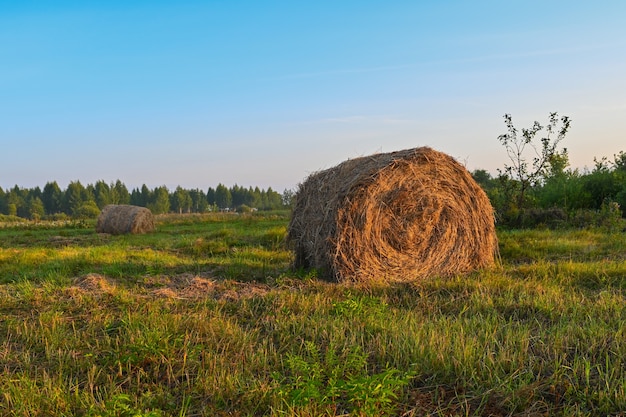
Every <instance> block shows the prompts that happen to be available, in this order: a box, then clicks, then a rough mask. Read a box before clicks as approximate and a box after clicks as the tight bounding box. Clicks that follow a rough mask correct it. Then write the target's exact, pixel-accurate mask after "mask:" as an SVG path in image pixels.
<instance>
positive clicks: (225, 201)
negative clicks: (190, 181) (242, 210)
mask: <svg viewBox="0 0 626 417" xmlns="http://www.w3.org/2000/svg"><path fill="white" fill-rule="evenodd" d="M215 204H217V206H218V207H219V208H220V209H226V208H229V207H231V205H232V196H231V194H230V190H229V189H228V188H226V186H225V185H223V184H222V183H220V184H218V185H217V187H216V188H215Z"/></svg>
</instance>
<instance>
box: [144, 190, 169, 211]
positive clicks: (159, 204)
mask: <svg viewBox="0 0 626 417" xmlns="http://www.w3.org/2000/svg"><path fill="white" fill-rule="evenodd" d="M148 208H149V209H150V211H152V213H154V214H165V213H169V211H170V194H169V192H168V190H167V187H166V186H161V187H157V188H155V189H154V194H153V201H152V202H150V203H149V204H148Z"/></svg>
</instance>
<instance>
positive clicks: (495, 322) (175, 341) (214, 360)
mask: <svg viewBox="0 0 626 417" xmlns="http://www.w3.org/2000/svg"><path fill="white" fill-rule="evenodd" d="M287 222H288V217H287V214H284V213H283V214H281V213H274V214H265V215H260V214H259V215H256V214H255V215H249V216H236V215H202V216H200V215H198V216H193V215H188V216H171V217H162V218H159V219H158V224H157V232H156V233H153V234H149V235H143V236H108V235H98V234H96V233H95V232H94V227H93V226H94V225H93V223H89V222H73V223H72V222H70V223H59V224H53V223H39V224H34V223H23V224H16V225H5V226H1V224H0V372H1V374H0V415H3V416H4V415H6V416H13V415H14V416H91V417H95V416H128V417H130V416H227V415H232V416H257V415H259V416H260V415H271V416H291V415H299V416H334V415H365V416H369V415H371V416H380V415H390V416H456V415H460V416H464V415H492V416H508V415H520V416H529V415H562V416H583V415H589V416H604V415H625V414H624V413H625V410H626V233H605V232H602V231H600V230H597V231H594V230H584V231H504V232H500V233H499V237H500V245H501V256H502V262H501V265H500V266H499V267H497V268H496V269H493V270H489V271H482V272H480V273H475V274H472V275H469V276H465V277H454V278H446V279H444V278H441V279H432V280H428V281H425V282H421V283H417V284H413V285H383V284H378V285H376V286H369V287H367V286H359V285H354V284H332V283H327V282H324V281H321V280H319V279H317V278H316V277H315V273H314V272H306V271H297V272H294V271H290V269H289V263H290V260H291V255H290V253H289V252H288V251H287V250H286V249H285V247H284V243H283V237H284V234H285V231H286V225H287Z"/></svg>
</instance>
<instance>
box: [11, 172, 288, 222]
mask: <svg viewBox="0 0 626 417" xmlns="http://www.w3.org/2000/svg"><path fill="white" fill-rule="evenodd" d="M292 197H293V193H292V192H291V191H290V190H285V191H284V192H283V193H282V194H281V193H278V192H276V191H274V190H273V189H272V188H271V187H269V188H267V189H260V188H259V187H255V188H252V187H248V188H245V187H241V186H239V185H234V186H232V187H226V186H225V185H223V184H221V183H220V184H218V185H217V187H215V188H213V187H209V188H208V189H207V191H206V192H205V191H203V190H200V189H198V188H196V189H184V188H182V187H180V186H178V187H176V189H175V190H168V188H167V187H165V186H160V187H155V188H153V189H150V188H148V187H147V186H146V185H145V184H144V185H142V186H141V187H140V188H134V189H132V190H131V191H128V188H127V187H126V186H125V185H124V183H122V182H121V181H120V180H117V181H115V182H112V183H107V182H105V181H97V182H96V183H95V184H88V185H86V186H83V184H81V182H80V181H72V182H70V183H69V184H68V186H67V188H66V189H64V190H63V189H61V187H59V185H58V183H57V182H56V181H52V182H48V183H46V185H45V186H44V187H43V189H41V188H40V187H35V188H30V189H28V188H22V187H19V186H17V185H16V186H14V187H13V188H10V189H7V190H3V189H2V187H0V214H4V215H8V216H18V217H21V218H26V219H33V220H38V219H44V218H61V217H72V218H94V217H97V216H98V214H99V213H100V210H102V208H103V207H104V206H106V205H108V204H132V205H137V206H142V207H147V208H149V209H150V210H151V211H152V212H153V213H154V214H164V213H205V212H210V211H220V210H221V211H226V210H237V211H239V212H246V211H252V210H276V209H282V208H285V207H288V206H289V205H290V204H291V199H292Z"/></svg>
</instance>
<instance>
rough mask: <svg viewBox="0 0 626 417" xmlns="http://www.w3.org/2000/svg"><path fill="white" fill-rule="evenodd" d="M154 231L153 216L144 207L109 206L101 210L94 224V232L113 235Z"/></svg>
mask: <svg viewBox="0 0 626 417" xmlns="http://www.w3.org/2000/svg"><path fill="white" fill-rule="evenodd" d="M153 231H154V216H153V215H152V212H151V211H150V210H148V209H147V208H145V207H139V206H131V205H127V204H120V205H116V204H109V205H107V206H105V207H104V208H103V209H102V212H101V213H100V216H98V221H97V222H96V232H98V233H110V234H113V235H119V234H126V233H132V234H137V233H148V232H153Z"/></svg>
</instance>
